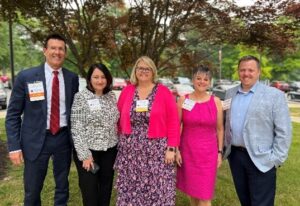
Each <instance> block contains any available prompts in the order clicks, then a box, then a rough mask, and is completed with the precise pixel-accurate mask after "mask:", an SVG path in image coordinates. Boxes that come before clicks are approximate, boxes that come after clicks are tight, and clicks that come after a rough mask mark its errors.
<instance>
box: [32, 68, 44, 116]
mask: <svg viewBox="0 0 300 206" xmlns="http://www.w3.org/2000/svg"><path fill="white" fill-rule="evenodd" d="M35 78H36V79H35V81H42V82H43V87H44V93H45V99H44V100H43V102H42V110H43V115H44V116H46V117H47V87H46V77H45V64H41V65H40V68H39V69H38V70H37V72H36V73H35Z"/></svg>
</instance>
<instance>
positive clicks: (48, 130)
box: [46, 126, 68, 134]
mask: <svg viewBox="0 0 300 206" xmlns="http://www.w3.org/2000/svg"><path fill="white" fill-rule="evenodd" d="M67 129H68V127H67V126H65V127H61V128H59V130H58V132H57V133H56V134H58V133H60V132H62V131H65V130H67ZM46 133H50V134H52V133H51V131H50V129H46Z"/></svg>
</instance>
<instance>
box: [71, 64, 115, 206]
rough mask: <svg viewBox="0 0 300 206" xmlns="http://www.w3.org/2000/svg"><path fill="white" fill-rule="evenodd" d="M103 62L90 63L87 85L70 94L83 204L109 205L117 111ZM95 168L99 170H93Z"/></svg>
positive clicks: (108, 76) (76, 158) (73, 135)
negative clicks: (71, 96) (72, 98)
mask: <svg viewBox="0 0 300 206" xmlns="http://www.w3.org/2000/svg"><path fill="white" fill-rule="evenodd" d="M111 84H112V76H111V74H110V72H109V70H108V69H107V68H106V66H105V65H104V64H93V65H92V66H91V67H90V69H89V71H88V74H87V87H86V88H85V89H83V90H82V91H80V92H79V93H77V94H76V95H75V97H74V103H73V106H72V114H71V132H72V138H73V141H74V146H75V151H74V161H75V164H76V167H77V171H78V176H79V187H80V190H81V193H82V199H83V205H84V206H100V205H101V206H104V205H105V206H109V203H110V197H111V190H112V183H113V176H114V170H113V165H114V162H115V158H116V154H117V149H116V145H117V142H118V137H117V121H118V118H119V112H118V109H117V106H116V96H115V94H114V93H113V92H112V91H111ZM98 168H99V170H97V169H98Z"/></svg>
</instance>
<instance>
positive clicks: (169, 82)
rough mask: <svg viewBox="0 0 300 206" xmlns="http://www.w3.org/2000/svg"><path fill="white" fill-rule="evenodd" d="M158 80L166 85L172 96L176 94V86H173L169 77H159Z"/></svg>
mask: <svg viewBox="0 0 300 206" xmlns="http://www.w3.org/2000/svg"><path fill="white" fill-rule="evenodd" d="M158 82H159V83H161V84H163V85H165V86H166V87H168V88H169V90H170V91H171V92H172V94H173V95H174V96H176V95H177V91H176V88H175V87H174V84H173V82H172V80H171V79H168V78H159V79H158Z"/></svg>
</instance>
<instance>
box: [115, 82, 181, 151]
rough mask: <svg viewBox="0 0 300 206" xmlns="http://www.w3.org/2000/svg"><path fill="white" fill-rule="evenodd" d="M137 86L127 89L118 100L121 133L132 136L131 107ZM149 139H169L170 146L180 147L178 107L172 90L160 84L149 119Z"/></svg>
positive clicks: (130, 86)
mask: <svg viewBox="0 0 300 206" xmlns="http://www.w3.org/2000/svg"><path fill="white" fill-rule="evenodd" d="M135 88H136V86H135V85H129V86H127V87H125V88H124V89H123V90H122V92H121V94H120V97H119V100H118V109H119V111H120V120H119V133H121V134H131V132H132V131H131V125H130V107H131V104H132V101H133V96H134V92H135ZM148 137H149V138H163V137H167V139H168V141H167V142H168V146H178V145H179V142H180V123H179V116H178V112H177V106H176V102H175V99H174V97H173V95H172V94H171V92H170V90H169V89H168V88H167V87H165V86H163V85H161V84H158V88H157V93H156V96H155V98H154V102H153V104H152V109H151V112H150V119H149V130H148Z"/></svg>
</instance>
